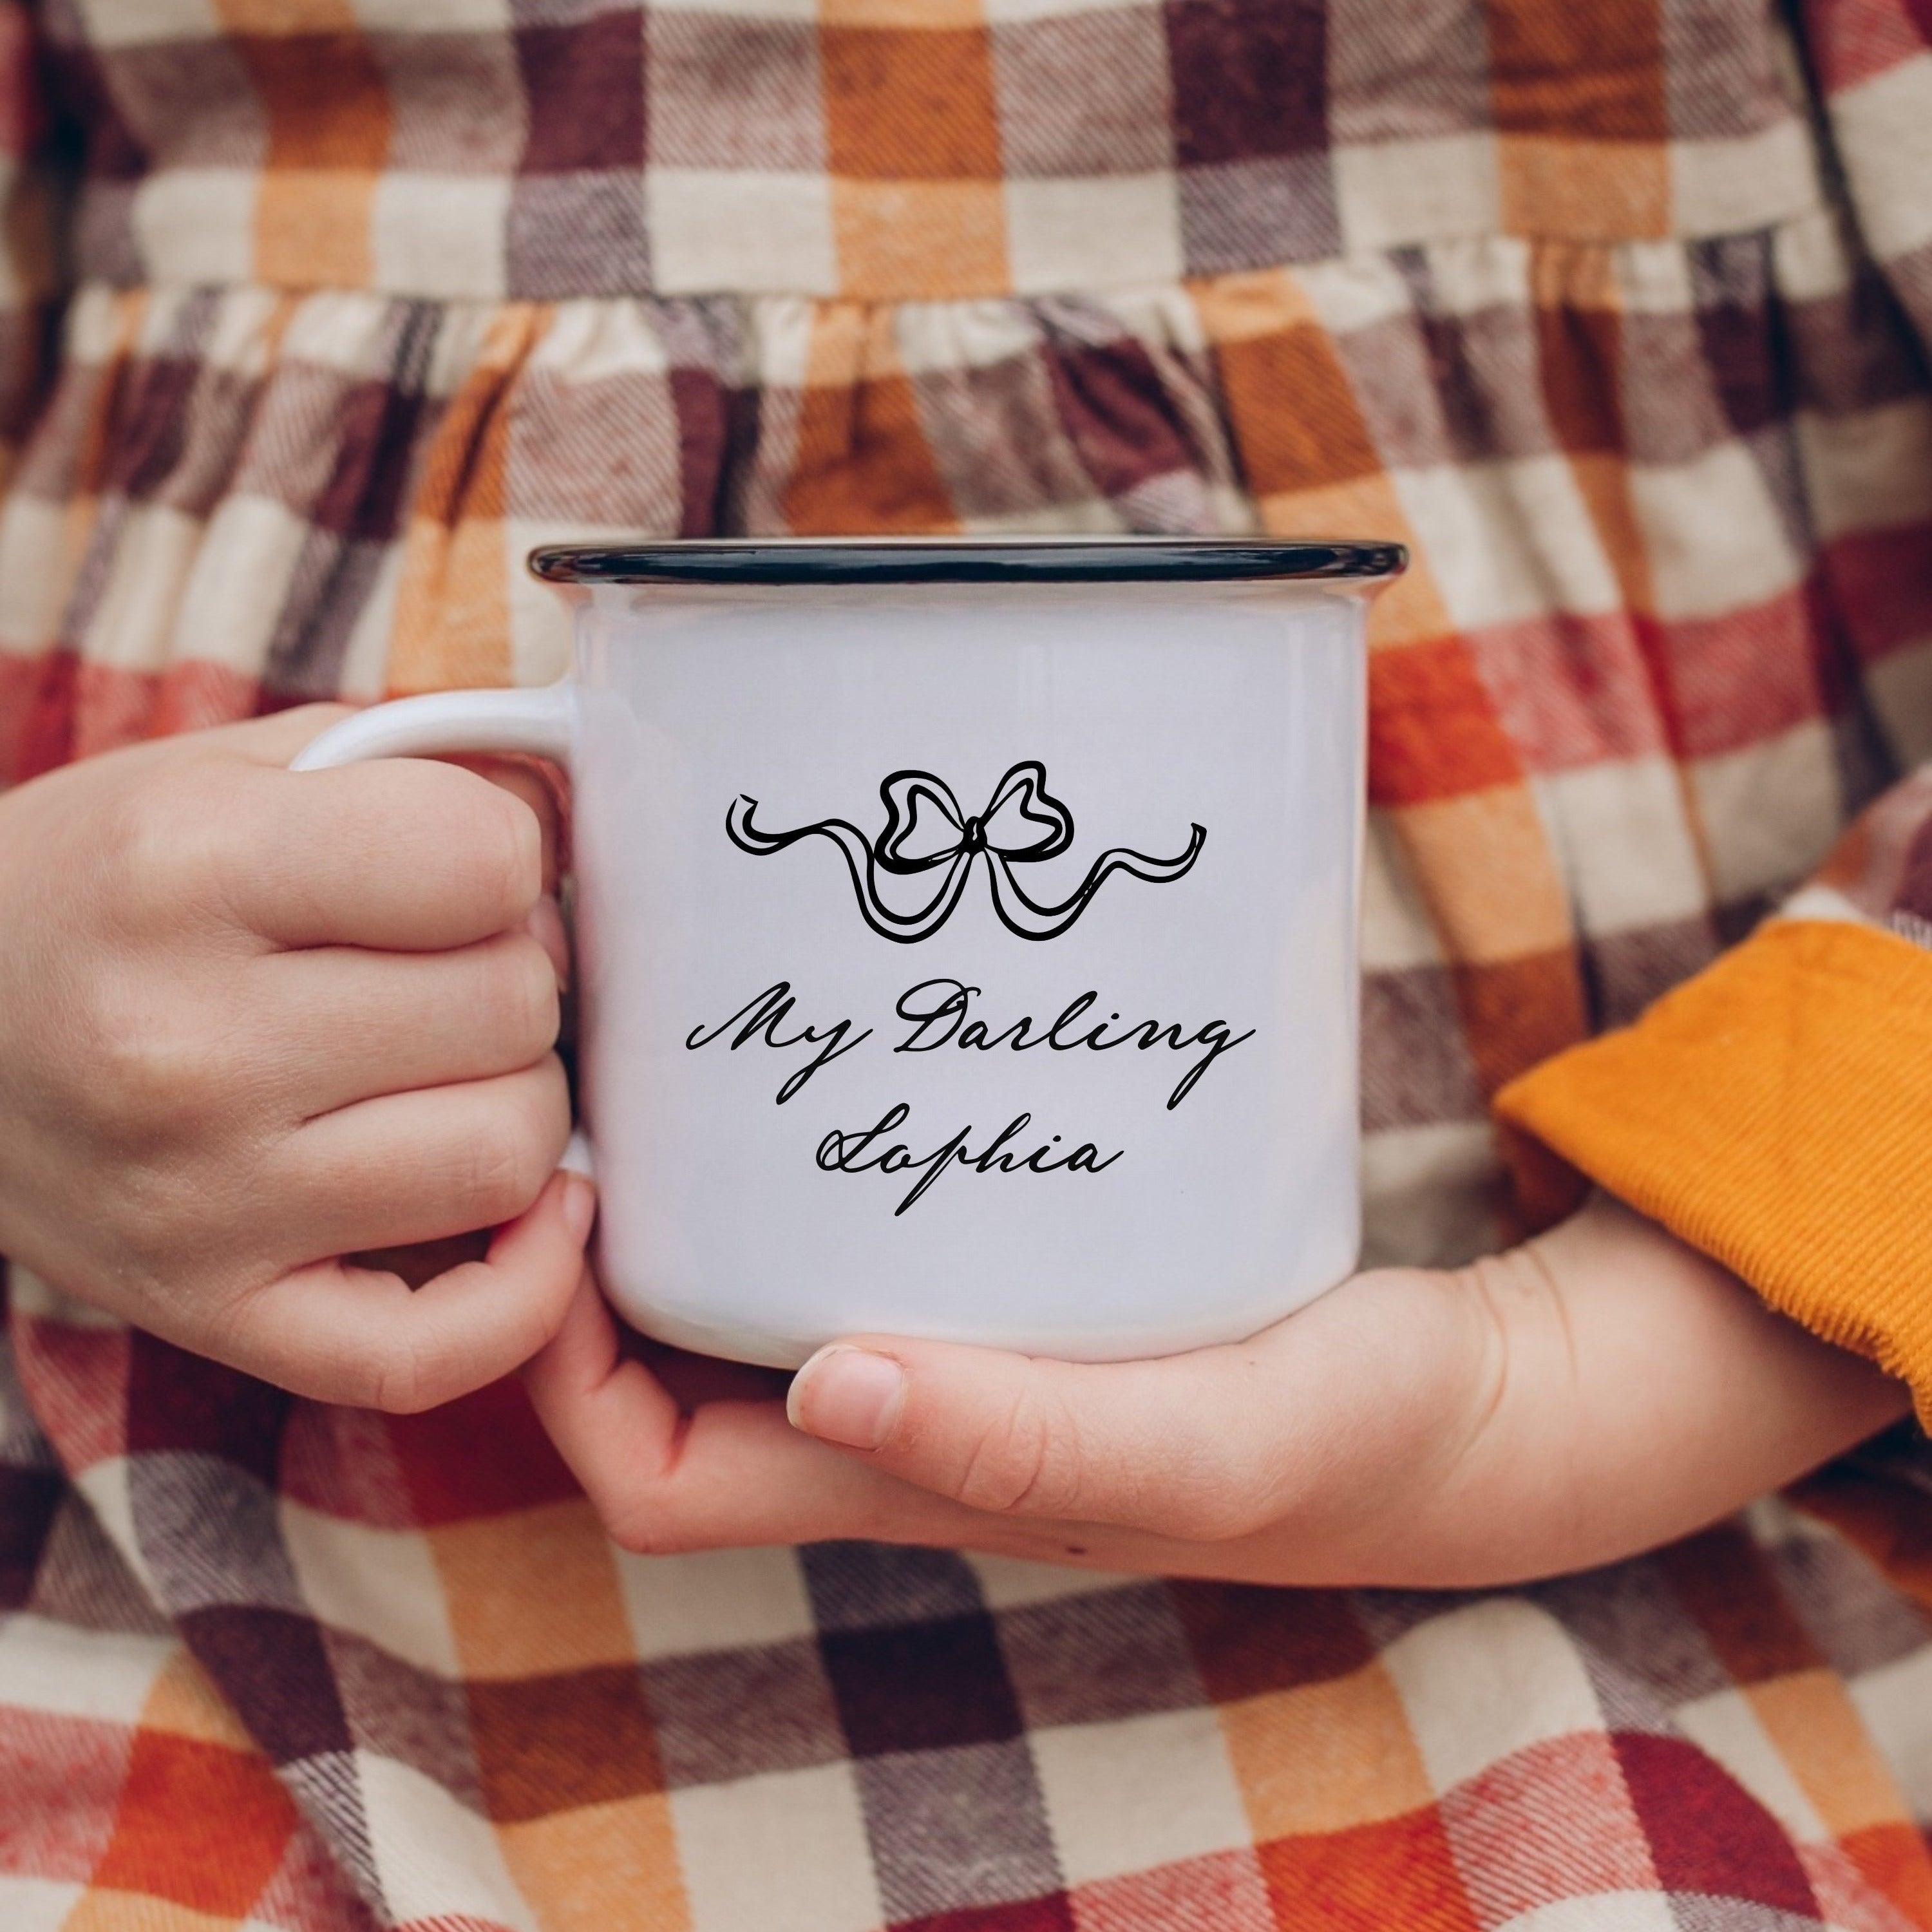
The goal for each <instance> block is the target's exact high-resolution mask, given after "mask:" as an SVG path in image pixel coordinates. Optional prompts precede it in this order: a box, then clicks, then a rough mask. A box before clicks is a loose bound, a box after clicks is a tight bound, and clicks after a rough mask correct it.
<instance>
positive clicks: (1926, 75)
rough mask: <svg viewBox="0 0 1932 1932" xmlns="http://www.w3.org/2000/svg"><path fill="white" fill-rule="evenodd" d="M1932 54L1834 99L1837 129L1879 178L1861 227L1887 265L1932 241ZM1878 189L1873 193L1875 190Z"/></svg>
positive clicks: (1855, 164) (1859, 169)
mask: <svg viewBox="0 0 1932 1932" xmlns="http://www.w3.org/2000/svg"><path fill="white" fill-rule="evenodd" d="M1928 89H1932V53H1918V54H1914V55H1912V56H1911V57H1910V58H1909V59H1906V60H1902V61H1900V62H1899V63H1898V64H1897V66H1895V67H1889V68H1886V69H1885V71H1884V72H1883V73H1882V74H1874V75H1873V77H1872V78H1871V79H1870V80H1867V81H1861V82H1860V83H1858V86H1855V87H1847V88H1843V89H1840V90H1839V91H1838V92H1836V93H1835V94H1834V95H1832V126H1833V131H1834V132H1835V133H1836V134H1837V136H1838V140H1839V142H1840V145H1841V147H1842V148H1843V152H1844V154H1845V156H1846V160H1848V161H1849V163H1850V165H1851V166H1852V169H1853V170H1854V172H1855V173H1859V174H1865V175H1870V177H1871V179H1870V181H1867V183H1866V184H1865V185H1866V187H1867V190H1868V191H1867V193H1864V195H1862V196H1860V198H1859V202H1858V223H1859V226H1861V228H1862V229H1863V230H1864V236H1865V239H1866V240H1867V241H1868V242H1870V244H1871V247H1872V251H1873V253H1874V254H1876V255H1877V256H1878V257H1879V260H1881V261H1884V260H1889V259H1891V258H1892V257H1896V256H1899V255H1906V254H1910V253H1911V252H1912V250H1913V249H1915V248H1921V247H1922V246H1923V245H1924V244H1925V243H1926V242H1932V195H1927V194H1925V193H1922V192H1920V191H1919V184H1921V183H1923V182H1924V181H1928V180H1932V114H1928V113H1926V111H1925V103H1926V100H1927V90H1928ZM1874 188H1875V189H1876V190H1878V191H1876V192H1871V191H1870V190H1872V189H1874Z"/></svg>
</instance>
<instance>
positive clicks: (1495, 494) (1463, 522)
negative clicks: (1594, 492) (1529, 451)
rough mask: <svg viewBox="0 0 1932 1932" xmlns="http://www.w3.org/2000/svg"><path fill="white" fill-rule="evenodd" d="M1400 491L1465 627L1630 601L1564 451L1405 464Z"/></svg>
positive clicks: (1454, 611)
mask: <svg viewBox="0 0 1932 1932" xmlns="http://www.w3.org/2000/svg"><path fill="white" fill-rule="evenodd" d="M1393 480H1394V484H1395V489H1396V493H1397V496H1398V497H1399V498H1400V500H1401V503H1402V507H1403V511H1405V513H1406V514H1407V516H1408V517H1409V523H1410V525H1411V526H1412V528H1413V529H1414V530H1415V535H1416V538H1417V540H1418V542H1419V543H1420V544H1421V547H1422V548H1423V549H1424V550H1425V551H1426V552H1427V555H1428V558H1429V561H1430V565H1431V566H1432V567H1433V569H1434V571H1435V573H1436V582H1437V583H1438V585H1439V586H1440V588H1441V590H1442V597H1443V600H1444V601H1445V603H1446V604H1448V607H1449V611H1450V614H1451V616H1452V617H1453V618H1454V620H1455V622H1457V625H1460V626H1461V627H1462V628H1465V629H1469V630H1475V629H1479V628H1482V627H1483V626H1484V625H1490V624H1509V623H1514V622H1517V621H1519V620H1520V619H1523V618H1526V617H1540V616H1547V614H1548V613H1550V612H1551V611H1553V610H1571V611H1575V612H1577V613H1578V614H1579V615H1582V616H1589V615H1590V614H1592V613H1598V612H1603V611H1609V610H1616V608H1617V607H1619V604H1620V603H1621V602H1622V595H1621V592H1620V591H1619V586H1618V583H1617V580H1616V576H1615V574H1614V573H1613V571H1612V570H1611V568H1610V559H1609V558H1608V557H1607V556H1606V555H1605V554H1604V547H1603V544H1602V543H1601V541H1600V540H1599V539H1598V535H1597V532H1596V526H1595V523H1593V522H1592V519H1591V516H1590V512H1589V508H1588V507H1587V506H1586V504H1585V503H1584V501H1583V494H1582V493H1581V491H1580V490H1578V488H1577V475H1576V472H1575V471H1574V469H1572V468H1571V466H1570V464H1569V463H1568V460H1566V459H1565V458H1562V457H1561V456H1544V457H1526V458H1517V459H1516V460H1512V461H1508V462H1496V463H1466V464H1463V465H1462V466H1460V467H1457V468H1454V469H1452V468H1450V467H1448V466H1443V467H1440V468H1435V469H1403V470H1397V472H1395V474H1394V479H1393Z"/></svg>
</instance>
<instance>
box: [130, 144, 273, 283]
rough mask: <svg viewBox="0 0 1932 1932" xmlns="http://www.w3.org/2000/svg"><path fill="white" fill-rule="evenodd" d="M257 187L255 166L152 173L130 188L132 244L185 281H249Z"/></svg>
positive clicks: (258, 176) (252, 266)
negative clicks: (135, 244)
mask: <svg viewBox="0 0 1932 1932" xmlns="http://www.w3.org/2000/svg"><path fill="white" fill-rule="evenodd" d="M261 186H262V177H261V174H260V171H259V170H258V169H254V168H168V169H163V171H162V172H160V173H158V174H151V175H148V178H147V179H146V180H145V181H142V184H140V186H139V187H138V188H137V189H136V190H135V192H134V212H133V225H134V238H135V240H136V243H137V245H139V248H140V249H141V251H142V254H144V255H145V256H146V257H148V259H149V260H154V261H160V262H166V263H167V265H168V268H169V272H170V273H171V274H172V275H175V276H178V278H180V280H181V281H182V282H184V283H191V284H224V283H235V282H247V281H253V280H254V276H255V249H254V232H255V205H256V202H257V199H258V198H259V196H260V193H261Z"/></svg>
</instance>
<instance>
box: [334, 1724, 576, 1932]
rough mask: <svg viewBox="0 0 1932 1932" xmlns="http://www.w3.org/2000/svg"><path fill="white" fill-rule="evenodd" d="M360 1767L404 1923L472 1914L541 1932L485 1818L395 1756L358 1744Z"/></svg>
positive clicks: (366, 1810) (368, 1814)
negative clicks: (359, 1748) (379, 1754)
mask: <svg viewBox="0 0 1932 1932" xmlns="http://www.w3.org/2000/svg"><path fill="white" fill-rule="evenodd" d="M356 1773H357V1775H359V1778H360V1779H361V1781H362V1811H363V1816H364V1818H365V1820H366V1824H365V1830H366V1831H367V1832H368V1846H369V1855H370V1858H371V1861H373V1863H374V1866H375V1868H376V1877H377V1882H378V1883H380V1885H381V1886H382V1888H383V1902H384V1903H386V1905H387V1906H388V1907H389V1910H390V1912H392V1914H393V1915H395V1919H396V1921H397V1923H398V1924H407V1922H408V1921H410V1920H411V1919H413V1918H450V1919H460V1918H464V1917H466V1916H468V1917H473V1918H477V1919H480V1920H481V1921H483V1922H484V1923H485V1924H490V1925H493V1926H494V1925H501V1926H502V1927H504V1929H505V1932H539V1927H538V1924H537V1921H536V1919H535V1917H534V1915H532V1912H531V1910H530V1908H529V1904H528V1903H527V1902H526V1900H525V1899H524V1897H523V1894H522V1893H521V1892H520V1891H519V1890H518V1889H517V1884H516V1882H515V1880H514V1879H512V1878H511V1876H510V1871H509V1867H508V1866H507V1865H506V1864H505V1863H504V1862H503V1854H502V1850H501V1849H500V1848H499V1846H498V1843H497V1841H496V1833H495V1832H493V1831H492V1830H491V1829H490V1826H489V1825H488V1824H487V1823H486V1822H485V1821H484V1820H482V1819H481V1818H479V1817H477V1815H476V1814H475V1812H473V1811H471V1810H469V1808H468V1807H466V1805H460V1804H459V1803H458V1802H457V1800H456V1799H454V1798H453V1797H452V1796H450V1794H449V1793H448V1792H447V1791H446V1790H444V1789H443V1787H442V1786H441V1785H440V1784H436V1783H434V1781H431V1779H429V1778H425V1776H424V1775H422V1772H419V1771H416V1770H413V1769H411V1768H410V1766H407V1765H406V1764H402V1763H398V1761H397V1760H395V1759H394V1758H391V1757H378V1756H377V1754H375V1753H374V1752H372V1751H358V1752H357V1753H356Z"/></svg>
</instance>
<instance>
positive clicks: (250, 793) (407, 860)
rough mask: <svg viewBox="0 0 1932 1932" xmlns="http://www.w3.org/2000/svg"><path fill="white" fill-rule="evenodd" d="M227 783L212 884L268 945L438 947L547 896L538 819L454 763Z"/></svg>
mask: <svg viewBox="0 0 1932 1932" xmlns="http://www.w3.org/2000/svg"><path fill="white" fill-rule="evenodd" d="M234 787H235V789H236V793H237V796H236V798H235V799H234V800H233V802H232V805H231V807H230V809H229V818H230V820H231V823H230V824H229V826H228V827H227V828H226V829H225V830H224V831H223V834H222V842H221V844H220V848H219V852H218V859H217V865H218V877H217V881H216V887H217V891H218V893H219V895H220V902H221V903H222V904H223V907H224V909H225V910H226V911H227V913H228V914H229V916H231V917H233V918H234V919H236V920H237V921H238V922H239V923H241V924H242V925H243V926H245V927H246V928H247V929H248V930H249V931H250V932H254V933H256V934H258V935H260V937H262V938H264V939H266V940H268V941H271V942H272V944H275V945H278V946H287V947H302V946H366V947H377V948H379V949H380V950H384V951H389V952H413V951H440V950H443V949H444V948H446V947H452V946H466V945H468V944H470V943H471V942H472V941H475V940H478V939H487V938H488V937H489V936H490V935H491V934H492V933H496V932H507V931H508V930H509V929H511V928H512V927H514V926H520V925H521V924H522V923H523V920H524V919H526V918H527V917H528V916H529V913H530V910H531V909H532V907H534V906H535V904H536V903H537V901H538V898H541V895H542V892H543V886H544V851H543V829H542V827H541V825H540V823H538V819H537V817H536V815H535V814H534V813H533V812H532V811H531V810H530V808H529V806H528V805H526V804H524V803H523V801H522V800H521V799H518V798H515V797H513V796H511V793H508V791H506V790H504V789H503V788H502V787H501V786H499V785H494V784H491V783H490V781H489V780H488V779H487V778H479V777H478V775H476V774H475V772H470V771H465V770H463V769H462V768H461V767H460V766H456V765H452V764H445V763H438V762H437V761H436V760H433V759H428V758H379V759H376V760H372V761H371V762H370V763H368V764H361V765H347V766H342V767H341V768H340V769H334V770H329V771H320V772H276V771H262V772H248V773H242V774H238V775H236V779H235V781H234Z"/></svg>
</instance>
